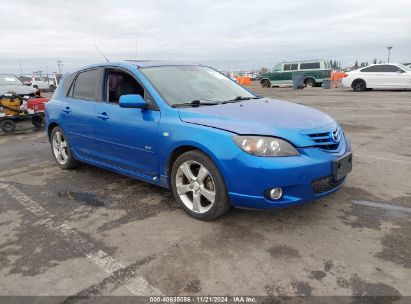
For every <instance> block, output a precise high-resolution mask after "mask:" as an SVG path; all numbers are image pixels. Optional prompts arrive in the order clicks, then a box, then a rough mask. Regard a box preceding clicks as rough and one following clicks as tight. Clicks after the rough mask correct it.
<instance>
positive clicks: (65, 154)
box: [61, 149, 68, 161]
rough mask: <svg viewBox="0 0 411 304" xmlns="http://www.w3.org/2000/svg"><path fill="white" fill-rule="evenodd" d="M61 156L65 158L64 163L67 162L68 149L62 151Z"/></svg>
mask: <svg viewBox="0 0 411 304" xmlns="http://www.w3.org/2000/svg"><path fill="white" fill-rule="evenodd" d="M61 156H62V157H63V161H66V160H67V158H68V155H67V153H66V149H62V150H61Z"/></svg>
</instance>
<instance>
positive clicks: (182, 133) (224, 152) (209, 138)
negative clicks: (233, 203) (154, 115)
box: [159, 121, 241, 187]
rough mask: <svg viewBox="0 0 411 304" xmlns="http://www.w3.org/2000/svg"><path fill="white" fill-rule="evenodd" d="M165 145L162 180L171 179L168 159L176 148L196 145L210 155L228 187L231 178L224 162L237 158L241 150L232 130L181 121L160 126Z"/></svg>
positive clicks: (160, 164) (161, 165) (161, 167)
mask: <svg viewBox="0 0 411 304" xmlns="http://www.w3.org/2000/svg"><path fill="white" fill-rule="evenodd" d="M160 134H161V135H162V136H163V139H164V145H163V146H162V147H161V149H159V168H160V175H161V178H162V180H167V182H168V179H169V176H168V166H169V164H168V160H169V157H170V156H171V155H172V153H173V152H174V151H176V149H179V148H181V147H186V146H190V147H195V148H196V149H198V150H200V151H202V152H204V153H205V154H206V155H207V156H209V157H210V158H211V159H212V160H213V162H214V164H215V165H216V166H217V168H218V169H219V171H220V173H221V174H222V176H223V178H224V180H225V182H226V185H227V187H229V180H228V178H227V172H226V169H225V168H224V166H223V165H222V163H223V162H224V160H229V159H233V158H236V157H237V156H238V153H240V152H241V150H240V149H239V148H238V147H237V146H236V145H235V144H234V142H233V140H232V136H233V135H234V134H233V133H231V132H228V131H224V130H219V129H215V128H211V127H206V126H201V125H195V124H191V123H185V122H181V121H180V122H179V123H177V124H175V125H174V124H173V125H171V124H170V125H169V124H163V125H161V126H160Z"/></svg>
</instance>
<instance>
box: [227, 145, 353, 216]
mask: <svg viewBox="0 0 411 304" xmlns="http://www.w3.org/2000/svg"><path fill="white" fill-rule="evenodd" d="M350 150H351V147H350V144H349V142H348V141H347V140H346V139H345V138H343V140H342V142H341V143H340V149H339V151H338V152H334V153H331V152H327V151H323V150H321V149H319V148H314V147H313V148H301V149H299V152H300V153H301V155H300V156H292V157H256V156H252V155H249V154H247V153H241V154H240V155H238V157H237V158H236V159H233V160H230V161H229V163H230V164H225V170H224V171H225V173H226V175H227V176H226V183H227V181H228V183H227V188H228V192H229V197H230V200H231V203H232V205H233V206H236V207H241V208H253V209H269V208H283V207H288V206H292V205H299V204H304V203H308V202H311V201H313V200H315V199H319V198H321V197H324V196H327V195H329V194H331V193H333V192H335V191H337V190H338V189H340V188H341V186H342V184H343V182H344V179H345V178H344V179H342V180H340V181H338V182H336V181H334V180H333V178H332V176H333V161H334V160H335V159H337V158H339V157H341V156H343V155H345V154H346V153H348V152H350ZM277 187H281V188H282V190H283V196H282V197H281V198H280V199H278V200H271V199H268V198H267V197H266V196H265V195H264V194H265V192H266V191H267V190H268V189H272V188H277Z"/></svg>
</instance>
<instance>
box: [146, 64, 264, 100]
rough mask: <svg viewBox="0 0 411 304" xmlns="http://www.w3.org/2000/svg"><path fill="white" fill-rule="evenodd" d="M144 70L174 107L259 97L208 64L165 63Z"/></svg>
mask: <svg viewBox="0 0 411 304" xmlns="http://www.w3.org/2000/svg"><path fill="white" fill-rule="evenodd" d="M140 71H141V72H142V73H143V74H144V75H145V76H146V77H147V79H148V80H149V81H150V82H151V83H152V85H153V86H154V87H155V88H156V89H157V91H158V92H159V93H160V95H161V96H162V97H163V98H164V99H165V100H166V101H167V102H168V103H169V104H170V105H172V106H173V105H176V104H183V103H190V102H193V101H209V102H216V103H222V102H224V101H228V100H233V99H235V98H238V97H244V98H255V97H256V96H255V95H253V94H251V93H250V92H248V91H247V90H246V89H244V88H242V87H241V86H239V85H237V84H236V83H234V82H233V81H232V80H231V79H230V78H227V77H226V76H224V75H223V74H220V73H219V72H217V71H215V70H213V69H211V68H208V67H203V66H161V67H147V68H140Z"/></svg>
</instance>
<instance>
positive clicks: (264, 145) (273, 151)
mask: <svg viewBox="0 0 411 304" xmlns="http://www.w3.org/2000/svg"><path fill="white" fill-rule="evenodd" d="M233 140H234V142H235V144H236V145H237V146H239V147H240V148H241V149H242V150H243V151H245V152H247V153H249V154H251V155H256V156H295V155H300V153H299V152H298V151H297V150H296V149H295V148H294V147H293V146H292V145H291V144H290V143H288V142H287V141H285V140H283V139H280V138H275V137H264V136H234V137H233Z"/></svg>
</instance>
